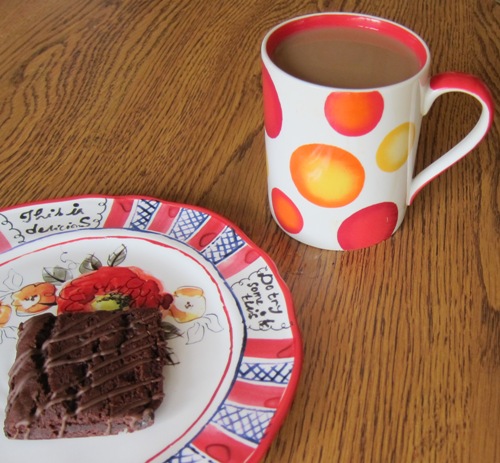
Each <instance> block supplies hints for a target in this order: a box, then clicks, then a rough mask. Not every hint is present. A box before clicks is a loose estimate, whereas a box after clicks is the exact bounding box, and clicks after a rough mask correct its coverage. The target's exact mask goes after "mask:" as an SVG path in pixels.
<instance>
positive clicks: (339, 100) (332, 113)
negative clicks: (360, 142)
mask: <svg viewBox="0 0 500 463" xmlns="http://www.w3.org/2000/svg"><path fill="white" fill-rule="evenodd" d="M383 112H384V98H383V97H382V95H381V94H380V93H379V92H333V93H330V95H328V97H327V99H326V102H325V117H326V119H327V121H328V123H329V124H330V125H331V126H332V128H333V129H334V130H336V131H337V132H338V133H340V134H342V135H346V136H348V137H359V136H361V135H365V134H367V133H369V132H371V131H372V130H373V129H374V128H375V127H376V126H377V124H378V123H379V122H380V119H381V118H382V113H383Z"/></svg>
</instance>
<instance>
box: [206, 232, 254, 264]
mask: <svg viewBox="0 0 500 463" xmlns="http://www.w3.org/2000/svg"><path fill="white" fill-rule="evenodd" d="M244 245H245V242H244V241H243V240H242V239H241V237H240V236H239V235H238V234H237V233H236V232H235V231H234V230H233V229H232V228H231V227H225V228H224V230H222V232H221V233H220V234H219V236H217V238H216V239H215V240H214V241H213V242H212V243H210V244H209V245H208V246H207V247H206V248H205V249H204V250H203V251H202V252H201V253H202V254H203V256H204V257H205V258H206V259H208V260H209V261H210V262H212V263H213V264H218V263H219V262H221V261H223V260H224V259H225V258H226V257H228V256H230V255H231V254H233V253H234V252H235V251H237V250H238V249H240V248H241V247H242V246H244Z"/></svg>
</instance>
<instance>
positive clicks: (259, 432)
mask: <svg viewBox="0 0 500 463" xmlns="http://www.w3.org/2000/svg"><path fill="white" fill-rule="evenodd" d="M273 416H274V410H257V409H254V408H245V407H241V406H235V405H228V404H225V405H223V406H222V407H220V408H219V410H218V411H217V413H216V414H215V416H214V417H213V418H212V420H211V422H212V423H215V424H218V425H219V426H220V427H222V428H224V429H225V430H227V431H229V432H230V433H233V434H236V435H237V436H240V437H242V438H243V439H246V440H248V441H250V442H254V443H255V444H258V443H259V442H260V441H261V440H262V438H263V437H264V433H265V431H266V429H267V427H268V426H269V422H270V421H271V419H272V417H273Z"/></svg>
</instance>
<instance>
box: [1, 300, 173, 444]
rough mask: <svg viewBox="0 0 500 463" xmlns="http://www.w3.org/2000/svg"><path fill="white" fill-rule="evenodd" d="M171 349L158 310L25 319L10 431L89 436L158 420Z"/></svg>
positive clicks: (30, 435)
mask: <svg viewBox="0 0 500 463" xmlns="http://www.w3.org/2000/svg"><path fill="white" fill-rule="evenodd" d="M168 358H169V357H168V352H167V347H166V340H165V335H164V331H163V329H162V326H161V313H160V311H159V310H157V309H134V310H123V311H122V310H119V311H114V312H106V311H97V312H92V313H83V312H80V313H64V314H61V315H59V316H57V317H56V316H54V315H52V314H43V315H38V316H35V317H33V318H31V319H29V320H28V321H27V322H25V323H22V324H21V325H20V326H19V340H18V343H17V355H16V360H15V362H14V364H13V366H12V368H11V370H10V372H9V386H10V391H9V395H8V399H7V409H6V418H5V427H4V431H5V435H6V436H7V437H10V438H13V439H52V438H59V437H84V436H100V435H109V434H117V433H119V432H122V431H129V432H132V431H136V430H139V429H143V428H146V427H148V426H150V425H151V424H153V421H154V411H155V410H156V409H157V408H158V406H159V405H160V403H161V402H162V400H163V396H164V393H163V374H162V370H163V366H164V365H165V364H166V363H167V360H168Z"/></svg>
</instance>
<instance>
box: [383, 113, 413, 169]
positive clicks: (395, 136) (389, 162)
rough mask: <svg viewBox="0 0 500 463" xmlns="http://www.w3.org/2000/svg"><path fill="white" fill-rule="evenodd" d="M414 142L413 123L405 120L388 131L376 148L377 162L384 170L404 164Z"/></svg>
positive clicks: (397, 167)
mask: <svg viewBox="0 0 500 463" xmlns="http://www.w3.org/2000/svg"><path fill="white" fill-rule="evenodd" d="M414 142H415V124H413V123H411V122H405V123H404V124H401V125H399V126H398V127H396V128H395V129H394V130H392V131H391V132H389V133H388V134H387V135H386V137H385V138H384V140H383V141H382V143H380V146H379V147H378V150H377V164H378V166H379V167H380V169H381V170H383V171H384V172H395V171H396V170H398V169H399V168H400V167H401V166H403V165H404V163H405V162H406V160H407V159H408V154H409V153H410V150H411V148H412V146H413V143H414Z"/></svg>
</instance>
